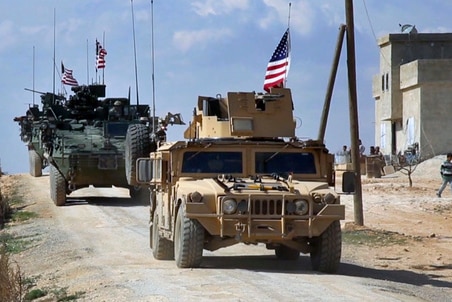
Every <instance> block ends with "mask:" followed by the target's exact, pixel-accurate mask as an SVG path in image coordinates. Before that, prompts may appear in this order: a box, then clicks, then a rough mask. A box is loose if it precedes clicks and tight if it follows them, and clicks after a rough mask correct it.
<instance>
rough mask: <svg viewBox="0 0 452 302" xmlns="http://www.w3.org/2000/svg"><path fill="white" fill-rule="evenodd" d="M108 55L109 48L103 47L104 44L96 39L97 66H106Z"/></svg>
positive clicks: (98, 67)
mask: <svg viewBox="0 0 452 302" xmlns="http://www.w3.org/2000/svg"><path fill="white" fill-rule="evenodd" d="M106 55H107V50H106V49H105V48H103V47H102V45H101V44H100V43H99V42H98V41H97V40H96V68H97V69H101V68H105V56H106Z"/></svg>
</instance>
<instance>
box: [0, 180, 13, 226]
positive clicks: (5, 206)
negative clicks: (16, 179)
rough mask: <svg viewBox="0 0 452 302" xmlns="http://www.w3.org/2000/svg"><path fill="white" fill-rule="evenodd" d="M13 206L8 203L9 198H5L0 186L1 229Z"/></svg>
mask: <svg viewBox="0 0 452 302" xmlns="http://www.w3.org/2000/svg"><path fill="white" fill-rule="evenodd" d="M10 211H11V208H10V206H9V203H8V199H6V198H3V195H2V192H1V188H0V230H1V229H2V228H3V226H4V225H5V221H6V219H7V218H8V215H9V212H10Z"/></svg>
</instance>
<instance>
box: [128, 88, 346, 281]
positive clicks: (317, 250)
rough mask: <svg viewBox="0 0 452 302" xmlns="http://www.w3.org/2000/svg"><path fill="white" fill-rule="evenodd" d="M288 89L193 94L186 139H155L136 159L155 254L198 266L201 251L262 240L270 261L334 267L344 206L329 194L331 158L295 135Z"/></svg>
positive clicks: (182, 264)
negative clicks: (146, 190) (304, 260)
mask: <svg viewBox="0 0 452 302" xmlns="http://www.w3.org/2000/svg"><path fill="white" fill-rule="evenodd" d="M295 127H296V123H295V121H294V117H293V102H292V95H291V91H290V89H287V88H273V89H272V90H271V93H265V94H256V93H254V92H229V93H228V95H227V97H222V96H221V95H217V96H216V97H205V96H200V97H199V98H198V103H197V106H196V108H195V110H194V115H193V119H192V121H191V123H190V125H189V126H188V128H187V129H186V131H185V132H184V137H185V140H182V141H176V142H166V141H162V142H158V143H157V146H156V150H155V151H154V152H151V153H150V156H147V157H143V158H139V159H138V160H137V163H136V165H137V172H136V177H137V182H138V183H142V184H149V185H150V186H152V188H153V190H152V194H151V198H150V202H151V206H150V220H151V222H152V223H151V226H150V246H151V248H152V252H153V255H154V257H155V258H156V259H159V260H165V259H175V260H176V264H177V266H178V267H180V268H191V267H198V266H200V265H201V262H202V254H203V250H204V249H206V250H210V251H214V250H217V249H220V248H223V247H227V246H231V245H234V244H238V243H245V244H265V246H266V247H267V249H273V250H274V251H275V255H276V257H277V258H279V259H282V260H295V259H297V258H298V257H299V255H300V253H309V254H310V257H311V264H312V268H313V269H314V270H318V271H322V272H327V273H333V272H335V271H336V270H337V268H338V265H339V263H340V258H341V245H342V244H341V227H340V220H341V219H344V215H345V209H344V206H343V205H341V204H340V196H339V195H338V194H337V193H336V192H335V191H334V189H333V188H332V187H334V181H335V179H334V170H333V165H334V155H333V154H330V153H329V151H328V149H327V148H326V146H325V145H324V144H323V142H321V141H317V140H305V141H303V140H300V139H298V138H296V137H295Z"/></svg>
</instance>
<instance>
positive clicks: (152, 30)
mask: <svg viewBox="0 0 452 302" xmlns="http://www.w3.org/2000/svg"><path fill="white" fill-rule="evenodd" d="M151 56H152V131H153V132H155V126H156V125H155V79H154V0H151Z"/></svg>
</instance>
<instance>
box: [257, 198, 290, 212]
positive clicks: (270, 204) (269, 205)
mask: <svg viewBox="0 0 452 302" xmlns="http://www.w3.org/2000/svg"><path fill="white" fill-rule="evenodd" d="M282 209H283V201H282V200H280V199H276V200H275V199H268V200H267V199H255V200H252V201H251V214H252V215H282ZM285 214H287V211H286V213H285Z"/></svg>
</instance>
